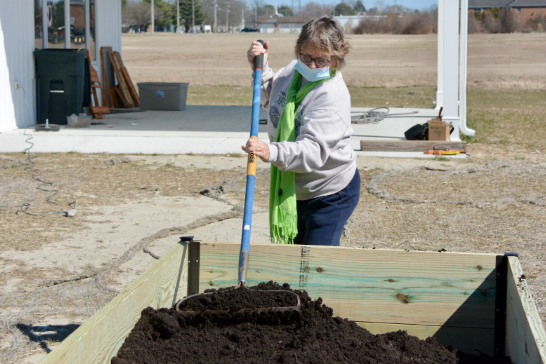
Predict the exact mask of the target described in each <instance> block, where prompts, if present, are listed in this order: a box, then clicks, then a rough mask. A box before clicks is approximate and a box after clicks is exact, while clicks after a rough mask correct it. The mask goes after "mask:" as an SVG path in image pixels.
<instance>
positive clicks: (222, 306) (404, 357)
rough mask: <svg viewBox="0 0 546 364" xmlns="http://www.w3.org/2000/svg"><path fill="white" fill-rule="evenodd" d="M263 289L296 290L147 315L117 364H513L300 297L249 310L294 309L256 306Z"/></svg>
mask: <svg viewBox="0 0 546 364" xmlns="http://www.w3.org/2000/svg"><path fill="white" fill-rule="evenodd" d="M258 290H286V291H291V290H290V287H289V285H287V284H284V285H282V286H281V285H279V284H276V283H274V282H268V283H261V284H259V285H257V286H255V287H251V288H250V289H233V288H227V289H219V290H208V292H210V293H211V294H210V295H206V296H200V297H198V299H196V300H191V301H190V302H189V303H187V304H186V303H184V304H182V305H180V308H179V309H180V310H179V311H176V309H175V308H171V309H166V308H162V309H159V310H154V309H152V308H146V309H144V310H143V311H142V316H141V319H140V320H139V321H138V322H137V324H136V325H135V327H134V329H133V331H132V332H131V333H130V334H129V336H128V337H127V339H126V340H125V343H124V344H123V346H122V347H121V348H120V350H119V352H118V354H117V357H114V358H113V359H112V364H128V363H151V362H154V363H178V362H180V363H185V364H190V363H238V364H240V363H366V364H391V363H408V364H409V363H423V364H425V363H430V364H432V363H445V364H451V363H452V364H456V363H457V364H473V363H481V364H488V363H491V364H505V363H506V364H508V363H510V360H509V359H508V358H492V357H486V356H480V357H477V356H472V355H466V354H464V353H461V352H458V351H453V350H449V349H448V348H445V347H444V346H442V345H440V344H438V342H437V341H436V340H435V339H434V338H428V339H426V340H420V339H418V338H417V337H415V336H410V335H408V334H407V333H406V332H405V331H397V332H390V333H386V334H380V335H373V334H371V333H370V332H369V331H367V330H366V329H364V328H362V327H360V326H358V325H357V324H356V323H355V322H353V321H349V320H348V319H343V318H340V317H334V316H333V314H332V313H333V310H332V309H331V308H329V307H327V306H326V305H324V304H323V303H322V299H321V298H319V299H316V300H312V299H311V298H310V297H309V296H308V294H307V292H305V291H299V290H293V291H292V292H295V293H296V294H297V295H298V296H299V297H300V301H301V309H300V310H299V311H297V310H288V311H278V310H271V311H266V312H263V311H259V312H252V310H250V311H249V310H245V309H244V308H249V307H264V306H267V305H268V303H267V302H268V301H272V302H273V303H272V306H275V307H283V306H292V305H294V303H295V301H293V300H292V298H291V296H293V295H283V294H282V292H281V293H280V294H278V295H277V296H278V297H280V298H279V299H277V298H275V296H274V295H271V294H267V292H266V293H265V296H266V298H265V299H263V300H262V301H261V303H259V304H258V305H255V306H252V305H253V304H254V303H253V302H254V301H253V298H255V297H256V296H259V295H260V293H261V292H263V291H258Z"/></svg>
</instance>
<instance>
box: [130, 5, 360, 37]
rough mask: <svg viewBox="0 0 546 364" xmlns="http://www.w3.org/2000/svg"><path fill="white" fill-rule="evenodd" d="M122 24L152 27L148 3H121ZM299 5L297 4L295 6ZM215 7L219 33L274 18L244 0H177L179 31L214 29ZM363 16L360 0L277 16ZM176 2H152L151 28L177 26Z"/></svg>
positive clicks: (267, 8) (269, 8)
mask: <svg viewBox="0 0 546 364" xmlns="http://www.w3.org/2000/svg"><path fill="white" fill-rule="evenodd" d="M121 1H122V23H123V25H124V27H125V28H126V29H127V28H137V29H140V30H146V29H147V28H148V26H149V25H150V24H151V16H152V11H151V0H139V1H130V0H121ZM299 3H300V2H299V1H298V4H299ZM215 5H216V24H217V28H218V30H221V31H228V30H230V29H233V28H238V27H240V26H242V25H243V24H244V25H245V26H247V27H254V26H255V25H256V21H257V18H258V17H262V16H273V15H275V7H274V6H273V5H271V4H266V3H265V1H264V0H252V1H251V3H250V4H247V2H246V1H243V0H193V2H192V0H179V7H180V8H179V14H180V27H181V29H182V30H183V31H185V32H188V31H190V29H191V27H192V24H194V25H195V26H201V25H204V24H208V25H212V26H213V25H214V12H215V11H214V9H215ZM364 12H366V7H365V6H364V4H363V3H362V0H345V1H344V2H341V3H338V4H337V5H322V4H319V3H317V2H314V1H310V2H307V3H306V4H305V5H304V6H302V7H301V8H299V6H294V7H291V6H287V5H281V6H279V7H278V8H277V13H278V14H281V15H283V16H296V15H303V16H311V17H319V16H323V15H327V14H330V15H357V14H362V13H364ZM176 16H177V9H176V1H173V0H170V1H168V0H154V25H155V26H156V28H158V29H159V30H172V31H174V28H175V26H176V23H177V22H176ZM213 31H214V30H213Z"/></svg>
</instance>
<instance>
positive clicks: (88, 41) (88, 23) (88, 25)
mask: <svg viewBox="0 0 546 364" xmlns="http://www.w3.org/2000/svg"><path fill="white" fill-rule="evenodd" d="M84 7H85V11H84V14H85V15H84V16H85V48H86V49H89V55H90V56H91V59H93V55H92V54H91V48H90V47H91V17H90V13H89V11H90V9H91V8H90V6H89V0H87V1H86V2H85V5H84ZM97 49H99V47H98V46H97V44H96V43H95V60H96V59H98V58H97V57H96V50H97Z"/></svg>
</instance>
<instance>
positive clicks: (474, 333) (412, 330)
mask: <svg viewBox="0 0 546 364" xmlns="http://www.w3.org/2000/svg"><path fill="white" fill-rule="evenodd" d="M357 324H358V325H359V326H362V327H364V328H365V329H366V330H368V331H369V332H371V333H372V334H384V333H386V332H393V331H398V330H403V331H406V332H407V333H408V334H409V335H412V336H417V337H418V338H419V339H426V338H428V337H434V338H435V339H436V341H438V342H439V343H440V344H442V345H444V346H451V347H452V348H457V349H458V350H462V351H464V352H465V353H468V354H474V355H479V354H481V353H484V354H487V355H493V354H494V353H493V351H494V350H493V337H494V335H493V334H494V329H481V328H468V327H443V326H433V325H397V324H381V323H371V322H357Z"/></svg>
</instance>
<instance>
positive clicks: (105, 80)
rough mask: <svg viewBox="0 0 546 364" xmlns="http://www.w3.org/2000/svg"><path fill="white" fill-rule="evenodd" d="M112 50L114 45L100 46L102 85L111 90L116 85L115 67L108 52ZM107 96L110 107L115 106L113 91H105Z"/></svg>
mask: <svg viewBox="0 0 546 364" xmlns="http://www.w3.org/2000/svg"><path fill="white" fill-rule="evenodd" d="M111 51H112V47H101V48H100V63H101V68H102V85H103V89H104V90H106V91H109V90H110V88H111V87H113V86H114V85H115V79H114V69H113V68H112V63H111V62H110V57H109V56H108V52H111ZM104 95H105V97H106V102H107V104H108V106H109V107H115V105H114V101H113V100H112V95H111V92H105V93H104Z"/></svg>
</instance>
